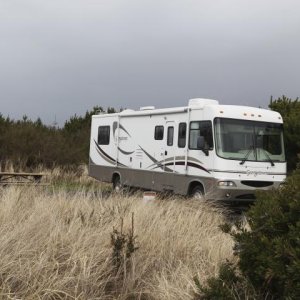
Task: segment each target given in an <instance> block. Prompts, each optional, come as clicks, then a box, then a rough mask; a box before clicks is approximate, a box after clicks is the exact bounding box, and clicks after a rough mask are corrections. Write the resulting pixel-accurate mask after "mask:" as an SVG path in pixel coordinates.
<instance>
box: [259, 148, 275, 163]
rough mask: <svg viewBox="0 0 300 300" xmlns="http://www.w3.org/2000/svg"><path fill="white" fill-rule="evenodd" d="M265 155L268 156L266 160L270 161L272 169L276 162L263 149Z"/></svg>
mask: <svg viewBox="0 0 300 300" xmlns="http://www.w3.org/2000/svg"><path fill="white" fill-rule="evenodd" d="M262 150H263V153H264V155H265V156H266V158H267V159H268V162H269V163H270V164H271V166H272V167H274V166H275V164H274V161H273V160H272V158H271V157H270V156H269V154H268V153H267V151H266V150H265V149H262Z"/></svg>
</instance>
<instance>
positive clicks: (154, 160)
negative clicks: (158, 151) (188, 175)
mask: <svg viewBox="0 0 300 300" xmlns="http://www.w3.org/2000/svg"><path fill="white" fill-rule="evenodd" d="M139 147H140V148H141V150H142V151H144V153H145V154H146V155H147V156H148V157H149V158H150V159H151V160H152V161H153V162H154V164H153V165H156V166H157V167H155V169H156V168H161V169H162V170H163V167H164V166H163V165H162V164H161V163H160V162H159V161H157V160H156V159H155V158H154V157H152V156H151V155H150V154H149V153H148V152H147V151H145V150H144V149H143V148H142V147H141V146H140V145H139ZM148 168H149V167H148ZM165 171H168V172H173V170H172V169H170V168H165Z"/></svg>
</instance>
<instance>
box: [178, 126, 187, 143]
mask: <svg viewBox="0 0 300 300" xmlns="http://www.w3.org/2000/svg"><path fill="white" fill-rule="evenodd" d="M185 143H186V123H179V127H178V147H179V148H184V147H185Z"/></svg>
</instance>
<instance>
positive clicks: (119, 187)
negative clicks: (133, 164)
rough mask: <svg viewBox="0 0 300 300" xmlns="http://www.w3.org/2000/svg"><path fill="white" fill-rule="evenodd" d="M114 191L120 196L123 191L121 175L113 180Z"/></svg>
mask: <svg viewBox="0 0 300 300" xmlns="http://www.w3.org/2000/svg"><path fill="white" fill-rule="evenodd" d="M113 189H114V192H115V193H117V194H119V193H121V191H122V184H121V179H120V176H119V175H116V176H115V177H114V179H113Z"/></svg>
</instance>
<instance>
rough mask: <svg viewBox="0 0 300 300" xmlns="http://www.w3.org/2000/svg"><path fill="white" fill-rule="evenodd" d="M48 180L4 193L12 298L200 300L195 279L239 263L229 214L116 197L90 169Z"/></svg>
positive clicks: (4, 288)
mask: <svg viewBox="0 0 300 300" xmlns="http://www.w3.org/2000/svg"><path fill="white" fill-rule="evenodd" d="M47 180H48V181H49V182H50V183H51V185H50V186H48V187H13V186H12V187H6V188H2V189H1V190H0V195H1V198H0V295H1V297H2V298H3V299H5V298H11V299H193V298H194V293H195V291H196V286H195V283H194V280H193V278H194V277H195V276H196V277H197V278H198V279H199V280H200V282H202V283H205V280H206V279H207V278H208V277H210V276H214V275H217V273H218V269H219V266H220V264H221V263H222V262H224V261H225V260H226V259H229V260H234V258H233V251H232V248H233V241H232V239H231V238H230V236H228V235H226V234H224V233H223V232H222V231H221V230H220V229H219V225H220V224H222V223H223V222H224V212H223V211H222V210H221V209H218V208H215V207H213V206H211V205H209V204H205V203H199V202H197V201H192V200H187V199H183V198H178V199H177V198H173V199H164V200H159V199H158V200H155V201H151V202H144V201H143V200H142V195H141V193H136V194H134V195H131V196H126V195H123V196H121V195H114V194H111V193H110V186H108V185H103V184H99V183H97V182H95V181H93V180H92V179H89V178H88V177H87V176H86V170H85V169H84V168H83V169H82V170H81V171H80V172H78V173H73V172H69V173H67V172H61V170H59V169H55V170H53V171H51V172H50V173H49V177H48V179H47ZM112 237H113V239H112ZM136 248H137V249H136Z"/></svg>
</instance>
